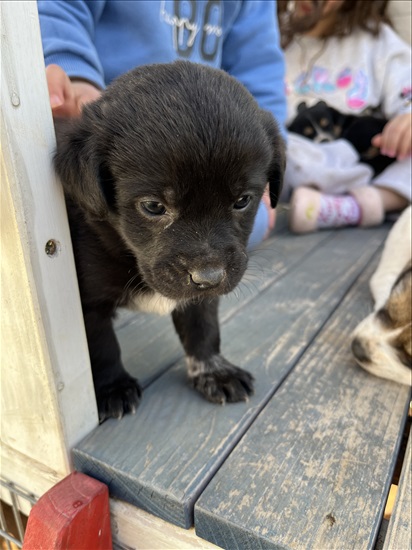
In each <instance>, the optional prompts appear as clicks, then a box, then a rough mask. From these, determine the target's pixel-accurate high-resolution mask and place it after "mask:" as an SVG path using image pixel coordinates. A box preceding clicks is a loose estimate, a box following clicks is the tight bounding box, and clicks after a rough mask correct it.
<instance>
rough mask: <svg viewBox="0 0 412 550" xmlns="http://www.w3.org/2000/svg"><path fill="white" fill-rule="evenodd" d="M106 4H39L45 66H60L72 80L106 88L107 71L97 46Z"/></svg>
mask: <svg viewBox="0 0 412 550" xmlns="http://www.w3.org/2000/svg"><path fill="white" fill-rule="evenodd" d="M105 3H106V2H105V0H94V2H83V1H81V0H75V1H70V2H69V1H65V0H53V1H50V0H38V2H37V6H38V11H39V20H40V29H41V35H42V42H43V53H44V60H45V64H46V66H47V65H50V64H52V63H56V64H57V65H59V66H60V67H62V69H64V70H65V71H66V73H67V74H68V75H69V76H70V77H80V78H85V79H86V80H90V81H91V82H93V83H94V84H96V85H97V86H98V87H99V88H104V87H105V83H104V77H103V69H102V65H101V63H100V59H99V56H98V55H97V52H96V48H95V46H94V43H93V37H94V29H95V25H96V22H97V21H98V20H99V17H100V15H101V13H102V11H103V8H104V5H105Z"/></svg>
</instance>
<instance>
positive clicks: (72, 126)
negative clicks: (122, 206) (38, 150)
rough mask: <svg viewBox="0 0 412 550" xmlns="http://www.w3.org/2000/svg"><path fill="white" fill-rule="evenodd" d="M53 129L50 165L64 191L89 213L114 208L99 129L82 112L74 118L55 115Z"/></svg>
mask: <svg viewBox="0 0 412 550" xmlns="http://www.w3.org/2000/svg"><path fill="white" fill-rule="evenodd" d="M55 131H56V141H57V148H56V153H55V156H54V166H55V170H56V172H57V175H58V176H59V178H60V180H61V182H62V185H63V188H64V191H65V193H66V194H67V195H68V196H69V197H71V199H72V200H73V201H74V202H75V203H76V204H77V205H79V206H80V207H81V208H82V209H84V210H86V212H88V213H89V214H91V215H92V216H93V217H95V218H97V219H105V218H106V217H107V214H108V212H109V210H111V209H114V208H115V190H114V189H115V187H114V177H113V175H112V173H111V171H110V168H109V166H108V164H107V161H105V160H104V157H105V155H104V151H102V150H101V148H102V142H104V139H102V136H99V135H98V134H99V129H98V128H97V127H95V125H93V124H92V122H91V120H90V118H89V117H87V118H86V117H85V116H84V114H83V115H82V116H81V118H78V119H70V120H65V119H57V120H56V121H55Z"/></svg>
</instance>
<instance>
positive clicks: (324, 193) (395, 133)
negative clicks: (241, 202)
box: [278, 0, 412, 233]
mask: <svg viewBox="0 0 412 550" xmlns="http://www.w3.org/2000/svg"><path fill="white" fill-rule="evenodd" d="M278 5H279V18H280V26H281V31H283V32H282V35H283V40H284V48H285V60H286V93H287V100H288V121H287V123H288V124H290V123H292V121H293V120H294V119H295V117H296V115H297V112H298V105H299V104H301V103H302V102H305V103H306V105H307V106H308V107H311V106H313V105H315V104H317V103H318V102H319V101H320V100H323V101H325V102H326V103H327V105H328V106H330V107H332V108H333V109H335V110H336V111H339V112H340V113H342V115H362V114H363V113H364V112H365V111H367V110H371V109H372V110H379V111H380V112H381V114H382V115H383V116H384V117H385V118H386V119H387V120H388V122H387V123H386V124H385V125H384V128H383V130H382V131H381V132H380V133H378V134H377V135H375V136H374V137H372V139H371V147H372V148H373V147H375V148H378V149H379V151H380V153H381V154H382V155H385V156H387V157H390V158H391V159H393V160H394V162H393V163H392V164H390V165H389V166H388V167H386V168H385V169H384V170H383V171H382V172H380V173H379V174H375V173H374V171H373V170H372V168H371V167H370V166H369V165H368V164H365V163H363V162H360V156H359V153H358V152H357V150H356V149H355V148H354V146H353V145H352V144H351V143H350V142H349V141H347V140H346V139H336V140H334V141H331V142H329V143H316V142H315V141H312V140H311V139H308V137H309V136H308V137H305V136H304V135H298V134H295V133H289V138H288V141H289V144H288V158H287V169H286V178H285V191H284V195H283V198H284V199H285V198H286V199H288V198H289V197H288V196H287V194H289V195H291V197H290V227H291V230H292V231H294V232H296V233H306V232H309V231H315V230H317V229H321V228H328V227H342V226H348V225H360V226H364V227H366V226H373V225H379V224H381V223H382V222H383V221H384V219H385V215H386V213H388V212H396V211H401V210H403V209H404V208H405V207H406V206H407V205H408V204H409V203H410V202H411V139H412V113H411V48H410V47H409V46H408V44H406V43H405V42H403V41H402V40H401V38H400V37H399V36H398V35H397V34H396V33H395V32H394V31H393V30H392V29H391V27H390V26H389V25H388V24H387V23H386V21H388V19H387V17H386V14H385V10H386V5H387V2H385V1H383V2H382V1H379V2H378V1H369V0H323V1H322V0H318V1H316V0H297V1H295V2H287V1H282V0H280V1H279V2H278Z"/></svg>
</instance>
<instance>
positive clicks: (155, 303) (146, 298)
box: [130, 292, 176, 315]
mask: <svg viewBox="0 0 412 550" xmlns="http://www.w3.org/2000/svg"><path fill="white" fill-rule="evenodd" d="M130 306H131V307H132V308H133V309H138V310H139V311H145V312H146V313H157V314H158V315H167V314H169V313H172V311H173V310H174V309H175V307H176V300H171V299H170V298H166V297H165V296H162V295H161V294H159V293H158V292H148V293H145V294H140V295H138V296H136V297H135V298H134V300H133V301H132V303H131V304H130Z"/></svg>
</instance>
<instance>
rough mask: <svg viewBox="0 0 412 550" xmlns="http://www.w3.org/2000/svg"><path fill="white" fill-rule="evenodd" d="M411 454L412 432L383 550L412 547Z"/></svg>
mask: <svg viewBox="0 0 412 550" xmlns="http://www.w3.org/2000/svg"><path fill="white" fill-rule="evenodd" d="M411 453H412V430H410V432H409V439H408V445H407V447H406V452H405V459H404V463H403V466H402V473H401V477H400V479H399V485H398V493H397V495H396V500H395V506H394V508H393V512H392V516H391V518H390V520H389V526H388V530H387V532H386V536H385V542H384V546H383V548H384V550H409V549H410V548H411V546H412V502H411V501H412V479H411V478H412V470H411V468H412V466H411Z"/></svg>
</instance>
